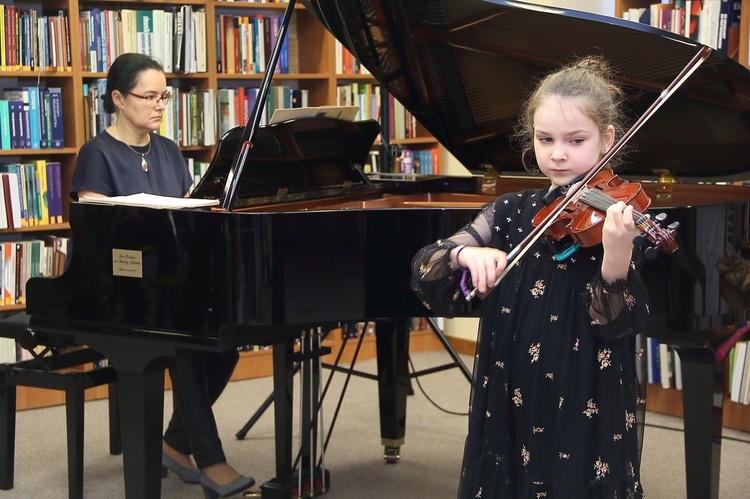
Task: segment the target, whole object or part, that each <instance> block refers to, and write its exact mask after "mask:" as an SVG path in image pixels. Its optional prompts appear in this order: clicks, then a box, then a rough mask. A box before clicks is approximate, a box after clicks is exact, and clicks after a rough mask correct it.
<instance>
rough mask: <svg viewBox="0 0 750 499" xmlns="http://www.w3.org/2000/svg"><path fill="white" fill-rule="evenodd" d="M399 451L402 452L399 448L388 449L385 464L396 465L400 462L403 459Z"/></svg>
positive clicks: (386, 449) (384, 455)
mask: <svg viewBox="0 0 750 499" xmlns="http://www.w3.org/2000/svg"><path fill="white" fill-rule="evenodd" d="M399 451H400V448H399V447H386V448H385V451H384V453H383V457H384V458H385V462H386V463H388V464H396V463H397V462H398V460H399V459H401V455H400V454H399Z"/></svg>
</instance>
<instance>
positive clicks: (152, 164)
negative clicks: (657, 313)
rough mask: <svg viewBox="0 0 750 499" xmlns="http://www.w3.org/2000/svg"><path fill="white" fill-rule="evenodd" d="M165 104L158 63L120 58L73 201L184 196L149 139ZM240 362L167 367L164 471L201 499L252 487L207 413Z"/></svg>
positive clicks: (170, 150)
mask: <svg viewBox="0 0 750 499" xmlns="http://www.w3.org/2000/svg"><path fill="white" fill-rule="evenodd" d="M169 98H170V94H169V93H168V92H167V80H166V77H165V75H164V71H163V69H162V67H161V65H160V64H159V63H158V62H157V61H155V60H153V59H151V58H150V57H147V56H144V55H141V54H123V55H121V56H120V57H118V58H117V59H116V60H115V61H114V62H113V63H112V66H111V67H110V69H109V73H108V74H107V92H106V94H105V95H104V96H103V97H102V101H103V108H104V110H105V111H106V112H108V113H115V114H116V119H115V122H114V124H113V125H111V126H109V127H108V128H107V129H106V130H105V131H103V132H101V133H99V134H98V135H97V136H96V137H94V138H92V139H91V140H89V141H88V142H86V143H85V144H84V145H83V147H81V150H80V152H79V154H78V158H77V161H76V168H75V171H74V173H73V182H72V189H71V196H72V197H73V198H74V199H78V198H79V197H82V196H89V197H102V196H124V195H128V194H137V193H140V192H146V193H150V194H159V195H166V196H185V195H186V194H187V192H188V190H189V189H190V186H191V185H192V177H191V175H190V172H189V171H188V168H187V164H186V162H185V160H184V158H183V157H182V153H181V152H180V149H179V148H178V147H177V144H175V143H174V142H173V141H171V140H169V139H167V138H165V137H162V136H160V135H158V134H157V133H154V132H156V131H157V130H158V129H159V125H160V123H161V119H162V115H163V113H164V110H165V108H166V104H167V102H168V101H169ZM238 358H239V354H238V353H237V351H236V350H230V351H226V352H201V351H193V350H184V351H178V353H177V355H176V357H175V358H174V359H173V360H172V361H171V363H170V365H169V375H170V378H171V380H172V398H173V402H174V412H173V414H172V418H171V420H170V422H169V426H168V427H167V430H166V432H165V433H164V441H163V446H162V448H163V453H162V465H163V466H164V467H166V468H168V469H170V470H172V471H173V472H175V473H176V474H177V475H178V476H179V477H180V478H181V479H182V480H183V481H185V482H187V483H200V484H201V485H202V486H203V490H204V492H205V495H206V497H218V496H227V495H232V494H235V493H238V492H241V491H243V490H245V489H247V488H249V487H250V486H252V485H253V483H254V482H255V480H253V479H252V478H251V477H247V476H243V475H240V474H239V473H238V472H237V471H236V470H235V469H234V468H233V467H232V466H231V465H229V463H227V460H226V457H225V455H224V451H223V448H222V443H221V440H220V438H219V434H218V430H217V427H216V420H215V418H214V414H213V411H212V409H211V406H212V404H213V403H214V402H215V401H216V400H217V399H218V398H219V395H220V394H221V392H222V391H223V390H224V388H225V387H226V385H227V383H228V382H229V378H230V376H231V374H232V371H233V370H234V367H235V365H236V364H237V360H238Z"/></svg>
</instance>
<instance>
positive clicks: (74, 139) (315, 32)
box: [0, 0, 750, 431]
mask: <svg viewBox="0 0 750 499" xmlns="http://www.w3.org/2000/svg"><path fill="white" fill-rule="evenodd" d="M650 3H651V2H650V1H648V0H616V1H615V15H616V16H618V17H621V16H622V13H623V12H624V11H626V10H627V9H628V8H630V7H646V6H648V5H649V4H650ZM19 5H23V6H24V8H29V7H30V6H31V7H33V8H35V9H36V10H38V11H41V10H42V6H43V8H44V10H45V11H48V10H50V9H65V10H66V11H67V12H68V16H69V20H70V23H69V31H70V45H71V48H72V49H73V56H72V61H71V67H70V68H69V70H68V71H41V72H37V71H0V82H2V85H3V86H11V85H12V86H23V85H24V84H26V85H36V84H37V83H38V81H41V82H44V83H46V84H47V85H49V86H59V87H61V88H62V92H63V115H64V123H65V127H64V131H65V136H64V138H65V147H64V148H63V149H41V150H39V149H37V150H29V149H16V150H10V151H7V150H6V151H0V162H11V161H19V158H23V159H42V158H44V159H55V160H58V161H60V162H61V164H62V170H63V175H62V182H63V188H62V191H63V194H64V196H66V195H67V192H69V190H70V185H71V179H72V174H73V168H74V166H75V160H76V155H77V152H78V150H79V148H80V147H81V146H82V145H83V143H84V142H85V137H84V126H83V123H84V120H85V119H86V115H85V112H84V106H83V99H84V96H83V84H84V83H85V82H90V81H93V80H94V79H96V78H103V77H105V76H106V73H92V72H84V71H83V70H82V67H83V66H82V63H81V60H80V58H79V57H76V52H75V48H76V47H78V46H79V44H80V40H81V37H82V34H81V33H80V29H79V24H78V22H77V21H78V15H79V12H80V11H81V10H82V9H88V8H93V7H100V8H109V9H121V8H123V7H125V6H126V5H129V4H126V3H123V2H122V1H121V0H44V2H43V5H42V1H41V0H31V2H29V3H23V4H19ZM136 5H137V7H135V8H138V9H144V8H165V7H175V6H180V5H190V6H192V7H193V9H204V10H205V12H206V20H207V22H206V38H207V40H206V44H207V71H206V72H205V73H194V74H177V73H170V74H168V75H167V80H168V84H170V85H184V86H191V85H193V86H196V87H198V88H201V89H207V88H213V89H219V88H225V87H235V86H237V85H239V84H241V85H245V86H259V84H260V80H261V78H262V75H244V74H223V73H218V72H217V64H216V49H217V47H216V28H215V24H214V22H211V21H212V20H213V19H214V16H215V15H218V14H222V13H224V14H231V15H248V16H253V15H257V14H261V15H266V16H281V15H282V14H283V12H284V10H285V9H286V4H285V3H272V2H265V3H250V2H228V1H208V0H161V1H140V2H138V3H137V4H136ZM129 6H130V7H131V8H133V7H132V5H129ZM742 9H743V11H744V12H745V13H749V12H750V0H742ZM295 16H297V21H296V22H297V36H298V39H299V49H298V53H299V72H297V73H291V74H279V75H276V76H275V77H274V84H276V83H280V84H289V85H296V86H297V87H298V88H303V89H306V90H307V91H308V93H309V105H311V106H318V105H325V104H334V103H336V95H337V86H338V85H339V84H343V83H349V82H362V83H374V82H375V80H374V79H373V78H372V77H371V76H369V75H359V74H357V75H347V74H337V73H336V69H335V68H336V64H335V54H334V52H335V41H334V39H333V37H332V36H331V35H330V34H329V33H328V32H327V31H326V30H325V28H324V27H323V26H322V25H320V24H319V23H318V22H317V21H316V20H315V19H314V18H313V16H312V15H310V14H309V13H307V12H306V11H305V10H304V8H303V7H302V6H301V5H300V4H298V5H297V6H296V8H295ZM749 26H750V16H748V15H745V16H743V17H742V22H741V28H740V40H741V41H740V56H739V57H740V61H741V62H743V63H745V64H747V60H748V55H749V52H748V36H749V35H750V30H749ZM418 136H419V137H420V138H418V139H407V140H402V141H394V142H395V143H397V144H402V145H406V146H408V147H414V148H429V147H432V146H434V145H436V142H435V141H434V139H432V138H431V137H430V136H429V134H427V133H426V131H425V130H424V129H423V128H420V129H418ZM214 149H215V147H212V146H211V147H200V146H192V147H189V148H184V149H183V152H184V154H185V155H186V156H188V157H192V158H194V159H196V160H199V161H206V162H208V161H210V160H211V158H212V156H213V152H214ZM63 218H64V220H63V223H62V224H59V225H57V226H39V227H33V228H25V229H23V230H19V231H0V238H3V237H8V236H12V237H18V236H23V235H25V234H32V235H33V234H37V233H39V232H40V231H41V232H60V231H62V232H64V231H67V230H68V229H69V225H68V223H67V220H68V209H67V204H66V205H65V208H64V212H63ZM22 309H23V307H22V306H11V307H0V312H12V311H15V310H22ZM411 339H412V349H413V350H414V351H419V350H421V349H439V348H441V347H440V345H439V342H437V340H436V339H435V338H434V335H432V334H431V333H424V332H420V333H415V334H413V335H412V338H411ZM451 341H452V343H454V347H455V348H456V349H457V350H458V351H459V352H462V353H466V354H468V355H473V354H474V343H473V342H471V341H463V340H460V339H451ZM329 342H332V345H333V346H334V347H336V346H338V345H341V338H340V335H339V336H338V337H336V335H332V336H331V337H330V338H329ZM353 345H354V342H350V345H349V347H348V348H353ZM335 352H336V350H335V349H334V353H335ZM346 355H351V354H350V353H349V352H347V354H346ZM374 355H375V353H374V342H373V340H372V339H371V338H366V340H365V346H364V348H363V351H362V352H361V353H360V358H361V359H364V358H371V357H373V356H374ZM345 358H346V356H345ZM270 374H271V352H270V350H264V351H258V352H243V353H242V354H241V359H240V363H239V365H238V366H237V369H236V371H235V373H234V379H248V378H253V377H257V376H268V375H270ZM103 396H106V387H99V388H95V389H91V390H89V392H87V397H88V398H99V397H103ZM679 396H680V394H679V392H678V391H677V390H664V389H662V388H661V387H660V386H654V387H653V389H652V388H650V392H649V408H650V409H653V410H655V411H658V412H664V413H667V414H673V415H681V414H680V413H679V411H680V410H681V407H682V405H681V403H678V402H676V401H678V400H680V399H679ZM61 398H62V394H61V393H59V392H55V391H49V390H44V391H42V390H38V389H29V388H25V387H19V390H18V406H19V409H22V408H31V407H41V406H45V405H52V404H58V403H62V400H61ZM724 411H725V412H724V414H725V425H726V426H727V427H731V428H738V429H743V430H745V431H750V406H743V405H740V404H735V403H733V402H729V401H726V403H725V405H724Z"/></svg>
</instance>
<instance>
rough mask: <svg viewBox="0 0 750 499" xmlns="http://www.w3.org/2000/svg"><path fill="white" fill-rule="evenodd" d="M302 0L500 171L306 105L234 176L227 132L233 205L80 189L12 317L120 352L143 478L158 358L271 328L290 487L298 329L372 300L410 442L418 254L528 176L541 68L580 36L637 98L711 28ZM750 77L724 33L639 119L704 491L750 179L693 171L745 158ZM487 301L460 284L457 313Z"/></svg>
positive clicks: (132, 457) (650, 95)
mask: <svg viewBox="0 0 750 499" xmlns="http://www.w3.org/2000/svg"><path fill="white" fill-rule="evenodd" d="M304 3H305V7H306V9H307V10H308V11H309V12H311V13H312V14H313V15H314V16H316V17H317V18H318V19H319V20H320V21H321V23H323V25H324V26H325V27H326V28H327V29H328V30H329V31H330V32H331V33H332V34H333V35H334V36H335V37H336V38H337V39H338V40H340V41H341V42H342V43H343V44H344V45H345V46H346V47H348V48H349V49H350V50H351V51H352V52H353V53H354V54H355V55H356V56H357V58H358V59H359V60H360V61H361V62H362V63H363V64H364V65H365V66H366V67H367V68H368V69H369V70H370V72H371V73H372V75H373V77H374V78H375V79H376V80H377V81H378V82H379V83H380V84H381V85H382V86H383V88H384V89H385V90H386V91H387V92H388V93H390V94H392V95H393V96H395V97H396V98H397V99H398V100H399V101H400V102H402V103H403V104H404V105H405V106H406V107H407V108H408V109H409V110H410V111H411V112H412V113H413V114H414V116H415V117H416V118H417V119H418V120H419V121H420V123H422V125H424V126H425V128H427V129H428V130H429V131H430V132H431V133H432V134H433V135H434V136H435V137H436V138H437V140H439V141H440V142H441V143H442V144H443V145H444V146H445V147H446V148H447V149H448V150H449V151H450V152H451V153H453V154H454V155H455V157H456V158H457V159H458V160H459V161H460V162H461V163H462V164H463V165H465V166H466V167H467V168H468V169H469V170H470V171H471V172H487V171H492V172H494V173H497V174H499V175H500V177H499V178H498V179H497V180H496V181H495V180H493V181H492V187H493V188H492V189H491V190H492V192H491V193H487V192H485V191H484V190H483V189H482V185H484V186H485V187H486V185H487V182H486V181H484V182H482V179H479V178H478V177H462V178H447V177H435V178H432V177H431V178H424V179H423V178H417V177H412V178H410V177H404V178H401V179H399V180H396V181H388V182H380V181H373V180H372V179H370V178H369V177H368V176H367V175H364V174H363V173H362V169H361V165H362V164H363V163H364V161H365V158H366V151H367V150H368V149H369V148H370V146H371V145H372V142H373V140H374V139H375V137H376V135H377V133H378V129H377V125H376V124H375V123H372V122H358V123H345V122H339V121H336V120H329V119H310V120H297V121H292V122H286V123H282V124H278V125H271V126H268V127H261V128H260V129H258V131H257V137H256V138H255V139H254V143H255V145H256V147H253V149H252V150H250V151H249V152H248V156H247V160H246V161H245V162H244V163H243V170H242V174H241V175H237V177H236V178H234V179H233V177H234V174H235V171H234V170H231V169H229V170H228V169H227V166H226V161H225V160H226V158H228V157H231V156H233V155H234V154H235V151H236V149H237V148H238V147H241V144H240V143H239V142H241V135H240V134H239V133H238V132H236V131H234V132H229V133H228V135H227V136H225V137H223V138H222V143H221V145H220V147H219V149H218V151H217V154H216V158H215V162H212V167H211V170H210V171H209V172H208V173H207V174H206V178H205V180H204V182H203V183H202V184H201V186H199V187H198V189H196V192H195V193H194V194H193V196H194V197H216V196H220V195H221V193H222V192H225V191H226V189H225V185H224V184H225V183H226V182H227V181H228V179H233V181H234V182H236V187H237V190H236V198H235V199H234V200H233V202H232V203H231V206H229V207H228V209H220V210H215V209H214V210H211V209H181V210H176V209H167V210H163V209H153V208H148V207H133V206H104V205H93V204H85V203H72V204H71V206H70V225H71V230H72V238H73V251H72V255H71V261H70V265H69V267H68V268H67V270H66V271H65V273H64V274H63V275H62V276H60V277H58V278H48V279H42V278H37V279H31V280H30V281H29V282H28V284H27V313H28V317H27V321H26V322H25V323H23V324H20V325H19V326H18V327H19V328H23V329H24V330H25V331H27V332H28V331H33V332H34V334H37V335H39V336H40V337H43V338H47V339H49V340H50V341H53V340H65V341H68V342H73V343H79V344H84V345H89V346H90V347H92V348H94V349H97V350H99V351H100V352H101V353H103V354H104V355H105V356H106V357H108V358H109V360H110V363H111V364H112V365H114V366H115V369H116V370H117V373H118V382H119V390H120V392H119V393H120V397H121V399H122V400H123V403H121V404H120V407H121V410H122V417H121V421H122V424H123V427H122V432H123V454H124V468H125V470H124V471H125V486H126V495H127V497H129V498H151V497H158V496H159V494H160V476H159V475H160V474H159V468H160V446H161V443H160V442H161V440H160V437H161V432H162V427H161V426H162V411H163V407H162V406H163V388H164V386H163V379H164V377H163V369H164V367H165V366H166V365H167V363H168V361H169V358H170V357H171V356H172V355H174V352H175V349H176V348H196V349H206V350H222V349H229V348H236V347H238V346H240V345H245V344H259V345H266V344H270V345H273V346H274V378H275V381H274V394H275V400H274V402H275V404H276V415H275V423H276V432H277V455H276V473H277V476H276V477H275V478H274V479H272V480H271V481H269V482H268V483H267V484H265V485H264V487H263V489H262V490H263V495H264V497H288V496H289V488H288V482H289V480H290V478H291V474H292V471H291V457H292V456H291V449H290V447H291V408H290V407H289V400H290V399H291V392H292V384H291V377H292V374H293V371H292V362H291V361H290V359H291V358H292V357H293V354H292V352H293V344H294V339H295V338H297V337H298V336H299V335H300V331H303V330H307V329H308V328H311V327H333V326H335V325H337V324H340V323H342V322H348V321H365V320H372V321H377V341H378V364H379V380H380V381H379V387H380V402H381V420H382V421H381V433H382V437H383V441H384V443H385V444H386V445H396V446H398V445H400V444H401V443H403V439H404V434H405V426H404V425H405V408H406V392H407V387H408V377H409V373H408V371H407V366H406V354H407V352H408V328H407V327H406V326H405V324H407V322H406V321H405V319H406V318H410V317H418V316H428V315H429V314H430V312H429V311H428V310H426V309H425V308H424V307H423V306H422V305H421V304H420V303H419V302H418V300H417V299H416V297H415V296H414V295H413V294H412V293H411V291H410V289H409V277H410V275H409V274H410V261H411V258H412V256H413V255H414V254H415V252H416V251H417V250H418V249H419V248H421V247H422V246H424V245H425V244H428V243H430V242H433V241H434V240H436V239H438V238H441V237H446V236H448V235H450V234H452V233H453V232H454V231H455V230H457V229H458V228H460V227H461V226H463V224H465V223H466V222H468V221H469V220H470V219H471V218H472V216H473V215H474V214H475V213H476V212H477V210H478V209H479V207H480V206H481V205H482V204H483V203H485V202H487V201H489V200H490V199H492V198H493V197H494V196H495V195H497V194H499V193H500V192H503V191H504V190H516V189H517V188H518V187H519V186H520V185H525V184H526V182H528V181H529V180H528V179H524V180H522V181H519V180H518V179H515V178H508V176H510V175H512V176H515V175H517V174H519V173H520V172H521V171H522V168H521V166H520V161H519V158H518V153H517V151H516V150H514V148H513V147H512V145H511V143H510V141H509V136H510V134H511V133H512V131H513V125H514V123H515V119H516V115H517V111H518V104H519V102H520V101H522V99H523V97H524V95H525V93H526V92H527V91H528V90H529V89H531V88H532V86H533V83H534V80H535V79H536V78H538V77H539V76H541V75H542V74H544V72H546V71H547V70H549V69H552V68H555V67H558V66H559V65H560V64H562V63H564V62H565V61H567V60H569V59H570V58H573V57H575V56H577V55H582V54H603V55H604V56H606V57H607V58H608V59H609V60H610V62H611V63H612V64H613V66H614V67H615V68H617V69H618V70H619V74H620V77H621V80H622V83H623V85H625V87H626V89H627V91H628V92H629V95H630V98H631V99H630V100H629V103H630V104H629V105H630V107H629V109H628V113H630V114H631V115H632V116H633V117H637V116H638V115H640V113H642V112H643V111H644V110H645V109H646V108H647V107H648V106H649V105H650V104H651V102H653V101H654V100H655V99H656V97H657V95H659V93H660V92H661V91H662V89H663V88H664V87H666V86H667V85H668V84H669V82H670V81H671V80H672V78H673V77H674V76H675V75H676V74H678V73H679V72H680V70H682V68H683V66H684V65H685V64H686V63H687V62H688V61H689V60H690V59H691V58H692V57H693V56H694V55H695V54H696V53H697V52H698V51H699V49H700V48H701V47H700V45H699V44H697V43H696V42H693V41H690V40H687V39H684V38H681V37H679V36H677V35H672V34H668V33H665V32H662V31H660V30H658V29H654V28H651V27H649V26H645V25H639V24H635V23H630V22H627V21H622V20H619V19H614V18H610V17H603V16H597V15H594V14H587V13H582V12H575V11H570V10H565V9H561V8H552V7H544V6H539V5H530V4H524V3H520V2H508V1H501V0H494V1H482V0H429V1H425V0H421V1H420V0H404V1H401V2H387V1H381V0H324V1H317V0H310V1H306V2H304ZM749 99H750V74H749V73H748V71H747V70H746V69H745V68H744V67H742V66H741V65H739V64H738V63H736V62H735V61H733V60H730V59H728V58H727V57H725V56H724V55H722V54H721V53H718V52H716V51H714V52H712V53H711V54H710V56H709V57H708V59H707V60H706V61H705V62H704V63H703V64H702V65H701V66H700V67H699V68H698V70H697V71H696V72H695V73H694V74H693V75H692V76H691V77H690V78H689V80H688V81H687V82H686V83H684V85H683V86H682V87H681V88H680V89H679V90H678V91H677V92H676V93H675V94H674V95H673V96H672V97H671V98H670V99H669V100H668V101H667V102H666V103H665V104H664V105H663V106H662V108H661V109H660V110H659V111H658V112H657V113H656V114H655V115H654V116H653V117H652V118H651V119H650V120H649V121H648V122H647V123H646V124H645V125H644V126H643V127H642V128H641V130H640V131H639V133H638V134H637V136H636V137H635V138H634V141H635V143H636V144H637V150H636V151H635V152H634V153H633V154H632V155H631V161H630V163H629V164H628V166H627V169H626V170H625V171H624V172H623V176H624V177H626V178H633V179H638V180H643V181H644V185H645V186H646V188H647V190H648V192H649V193H650V195H651V197H652V199H653V201H654V203H653V206H654V207H658V210H659V211H663V212H665V213H666V214H667V215H668V218H669V220H670V221H679V222H680V224H681V227H680V229H679V232H678V245H679V250H678V251H677V252H676V253H675V254H673V255H660V256H658V257H657V258H656V259H655V260H653V261H651V262H649V263H648V264H647V265H648V267H647V269H646V270H645V271H644V273H643V274H644V276H645V277H646V279H647V282H648V286H649V291H650V293H651V312H652V320H651V322H650V326H649V330H648V334H649V335H651V336H653V337H656V338H659V339H660V340H661V341H664V342H666V343H668V344H670V345H673V346H675V348H677V349H678V350H679V352H680V355H681V356H682V359H683V363H682V366H683V380H684V390H683V391H684V403H685V413H686V418H685V444H686V445H685V452H686V462H687V480H688V491H689V492H688V493H689V497H691V498H704V497H718V476H719V463H720V454H719V452H720V442H721V413H722V393H723V392H722V390H723V364H722V363H717V362H715V353H714V351H715V348H716V347H717V346H718V345H719V344H721V342H722V341H723V340H724V338H725V337H726V336H727V335H728V334H729V333H730V332H731V331H732V330H733V329H734V328H735V326H736V325H738V324H742V323H744V322H745V321H747V320H748V317H747V315H748V306H747V303H750V302H748V300H747V298H746V297H745V296H744V295H742V293H740V296H739V298H738V297H737V293H732V292H731V291H732V290H728V289H727V288H726V283H725V282H724V281H723V280H722V279H721V276H720V275H719V273H718V271H716V270H715V269H716V262H717V260H718V259H719V258H721V257H722V256H724V255H725V254H727V253H728V252H729V251H730V250H734V251H737V252H739V253H742V251H743V250H742V248H743V244H745V243H746V242H747V237H748V234H747V212H748V209H749V208H750V204H749V203H748V201H749V200H750V192H748V191H747V190H746V189H745V188H744V187H737V186H730V185H726V186H721V185H704V184H699V183H698V181H712V182H716V181H725V180H735V179H743V178H746V176H747V172H748V169H749V168H748V167H749V166H750V165H748V162H749V161H750V159H749V158H750V115H749V113H748V111H750V100H749ZM222 157H224V160H222ZM236 166H237V165H233V166H232V168H236ZM657 172H659V173H660V176H661V178H662V179H663V180H662V181H661V182H659V181H657V180H656V178H657V174H656V173H657ZM670 175H671V177H673V178H671V177H670ZM665 179H666V180H665ZM675 179H676V180H677V181H678V182H676V183H675V182H673V180H675ZM531 181H533V179H531ZM730 295H731V296H730ZM476 313H477V309H476V304H469V303H467V304H466V308H465V309H464V310H462V311H460V312H459V313H458V315H466V316H471V315H476ZM11 329H12V327H11V326H7V325H6V326H5V328H3V329H2V333H1V334H4V335H6V334H15V332H14V331H12V330H11Z"/></svg>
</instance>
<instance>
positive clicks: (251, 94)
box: [217, 85, 309, 137]
mask: <svg viewBox="0 0 750 499" xmlns="http://www.w3.org/2000/svg"><path fill="white" fill-rule="evenodd" d="M217 94H218V106H219V110H218V115H219V136H220V137H221V136H222V135H224V134H225V133H226V132H227V131H228V130H230V129H231V128H234V127H235V126H243V127H244V126H245V125H246V124H247V122H248V121H249V120H250V114H251V112H252V110H253V108H254V107H255V101H256V100H257V97H258V89H257V88H252V87H236V88H220V89H219V90H218V91H217ZM308 96H309V93H308V91H307V90H306V89H297V88H293V87H289V86H286V85H274V86H273V87H271V88H270V89H269V91H268V95H267V96H266V104H265V107H264V108H263V112H262V114H261V116H260V124H261V125H266V124H268V123H270V122H271V118H272V117H273V113H274V112H275V111H276V110H277V109H290V108H297V107H307V105H308Z"/></svg>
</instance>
